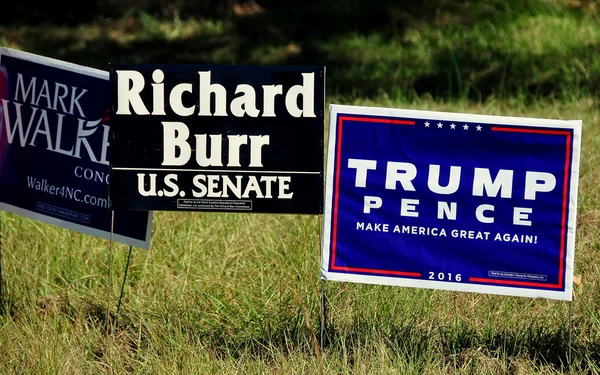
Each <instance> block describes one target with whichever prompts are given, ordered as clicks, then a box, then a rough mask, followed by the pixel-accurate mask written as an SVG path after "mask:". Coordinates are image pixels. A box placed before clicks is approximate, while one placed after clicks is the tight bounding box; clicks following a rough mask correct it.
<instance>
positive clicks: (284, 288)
mask: <svg viewBox="0 0 600 375" xmlns="http://www.w3.org/2000/svg"><path fill="white" fill-rule="evenodd" d="M351 103H352V104H360V105H374V104H379V105H383V106H394V107H401V108H414V109H431V110H447V111H448V110H453V111H465V112H471V113H486V114H502V115H523V116H536V117H553V118H564V119H583V121H584V134H585V136H584V140H583V147H582V157H581V179H580V181H581V182H580V202H579V203H580V204H579V214H578V232H577V243H578V245H577V249H576V265H575V267H576V269H575V274H576V275H577V276H578V277H579V278H580V279H581V282H580V283H578V284H576V285H575V292H574V294H575V297H574V303H573V327H574V331H573V358H574V360H573V363H574V368H573V369H572V370H570V371H569V370H568V369H566V368H565V361H566V352H567V316H568V304H567V303H565V302H561V301H553V300H544V299H539V300H534V299H527V298H517V297H506V296H492V295H482V294H474V293H458V292H448V291H435V290H425V289H412V288H399V287H387V286H376V285H360V284H351V283H338V282H327V283H326V284H325V288H326V293H327V296H328V304H327V306H328V318H329V319H328V323H329V324H328V325H327V330H326V333H327V337H326V338H327V340H326V342H325V345H324V347H322V348H319V349H315V345H316V344H318V343H319V338H320V328H321V327H320V323H319V322H320V278H319V251H320V243H319V232H320V219H319V218H318V217H314V216H296V215H259V214H254V215H252V214H250V215H243V214H217V213H187V214H184V213H176V212H155V216H154V223H153V233H152V248H151V250H150V251H145V250H140V249H134V252H133V254H132V259H131V265H130V269H129V274H128V279H127V284H126V288H125V294H124V298H123V302H122V303H123V304H122V306H121V311H120V314H119V315H118V316H117V315H113V316H112V321H113V324H114V326H113V329H112V331H111V335H110V336H109V339H110V341H109V344H110V345H109V351H108V352H107V351H106V348H105V337H104V333H105V319H106V315H105V312H106V301H107V285H108V266H107V265H108V255H109V252H108V246H109V243H108V241H104V240H100V239H96V238H93V237H90V236H86V235H82V234H77V233H74V232H70V231H67V230H63V229H60V228H56V227H52V226H48V225H44V224H40V223H37V222H35V221H32V220H29V219H23V218H21V217H18V216H16V215H13V214H8V213H2V217H1V219H2V236H3V248H2V250H3V258H4V271H5V276H6V280H7V286H8V300H7V303H6V305H7V308H8V312H7V313H5V314H3V315H2V316H1V317H0V368H4V369H6V370H5V373H28V374H29V373H31V374H46V373H102V372H104V371H107V369H108V368H112V369H114V370H115V371H116V373H135V374H163V373H164V374H170V373H207V374H209V373H218V374H221V373H225V374H230V373H231V374H234V373H235V374H239V373H247V374H255V373H265V374H271V373H281V374H290V373H319V372H320V366H322V368H323V373H326V374H389V373H392V372H395V373H420V374H431V373H456V372H458V373H465V374H490V373H494V374H496V373H507V374H508V373H511V374H513V373H515V374H555V373H573V374H575V373H598V371H599V370H600V369H599V368H598V365H597V361H598V360H600V357H599V344H600V341H599V339H600V313H599V311H600V309H599V307H600V306H599V301H600V279H599V278H598V276H597V275H598V274H599V271H600V270H599V266H598V265H599V264H600V253H599V251H598V250H599V249H600V230H599V229H598V228H597V222H598V220H599V219H600V213H599V211H598V209H597V207H598V206H599V204H600V197H599V195H598V188H597V186H598V182H599V179H598V176H600V173H599V172H600V171H598V168H599V167H598V163H597V159H598V155H599V154H598V151H597V150H598V149H599V146H600V144H598V143H600V116H599V115H598V113H597V111H595V110H594V109H595V108H597V105H598V104H599V103H598V101H597V100H596V99H591V98H589V99H582V100H579V101H573V102H556V101H540V102H539V103H536V104H535V105H530V106H523V105H522V104H520V103H519V101H517V100H514V101H499V100H495V101H490V102H488V103H482V104H479V105H474V104H472V103H468V102H456V103H447V104H444V103H439V102H436V101H431V100H426V99H423V100H419V101H413V102H410V103H409V102H393V101H389V100H386V99H384V98H382V99H380V100H379V101H377V102H373V101H365V100H361V101H355V102H351ZM113 252H114V262H113V266H114V268H113V279H112V284H111V286H112V287H111V305H110V309H111V312H112V313H113V314H114V313H115V310H116V304H117V298H118V295H119V291H120V283H121V278H122V277H123V270H124V266H125V261H126V257H127V247H126V246H124V245H114V248H113Z"/></svg>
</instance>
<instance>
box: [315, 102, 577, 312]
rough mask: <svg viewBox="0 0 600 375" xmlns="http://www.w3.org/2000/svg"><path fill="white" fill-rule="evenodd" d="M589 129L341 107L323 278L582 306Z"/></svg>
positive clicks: (332, 137) (331, 149) (332, 148)
mask: <svg viewBox="0 0 600 375" xmlns="http://www.w3.org/2000/svg"><path fill="white" fill-rule="evenodd" d="M581 125H582V123H581V121H579V120H577V121H561V120H548V119H537V118H518V117H501V116H484V115H470V114H459V113H444V112H432V111H417V110H402V109H385V108H370V107H354V106H341V105H332V106H331V108H330V131H329V144H328V156H327V176H326V197H325V215H324V216H325V217H324V228H323V233H324V235H323V244H322V246H323V251H322V263H321V264H322V266H321V268H322V270H321V277H322V278H323V279H327V280H336V281H349V282H357V283H371V284H385V285H397V286H408V287H419V288H432V289H446V290H455V291H467V292H479V293H489V294H504V295H513V296H523V297H541V298H550V299H560V300H571V298H572V277H573V263H574V262H573V261H574V256H575V253H574V250H575V218H576V210H577V181H578V171H579V147H580V141H581Z"/></svg>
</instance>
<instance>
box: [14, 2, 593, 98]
mask: <svg viewBox="0 0 600 375" xmlns="http://www.w3.org/2000/svg"><path fill="white" fill-rule="evenodd" d="M24 1H25V3H27V2H28V1H30V0H24ZM86 4H87V3H86ZM544 4H545V2H543V1H529V2H521V1H516V0H510V1H499V0H492V1H487V2H481V3H479V2H476V3H462V2H457V1H442V0H435V1H427V2H422V1H404V2H397V1H393V0H382V1H378V2H372V1H367V0H352V1H350V0H347V1H334V0H325V1H316V0H310V1H286V2H281V1H273V0H269V1H267V0H263V1H257V2H251V1H250V2H249V1H230V2H223V1H210V0H203V1H198V2H191V1H179V2H176V3H174V4H171V5H168V3H167V2H164V1H159V0H155V1H151V2H141V1H138V0H127V1H119V2H116V1H112V2H111V1H108V0H106V1H96V2H93V3H92V5H89V6H88V5H85V6H84V5H83V3H82V4H81V5H80V6H79V8H78V7H75V8H72V7H67V11H65V12H62V8H61V7H59V6H57V5H56V3H51V4H50V3H49V5H48V7H50V6H51V7H52V8H48V9H46V8H43V7H42V8H39V7H37V8H35V7H34V10H32V12H33V13H32V14H29V15H27V16H25V15H22V16H21V17H19V16H18V14H17V15H15V16H14V17H12V18H11V21H10V22H9V21H8V20H5V24H8V25H10V24H13V23H14V24H15V25H21V26H22V25H25V28H24V30H25V31H24V32H23V37H22V44H23V47H24V49H26V50H28V51H31V52H34V53H38V54H41V55H45V56H50V57H55V58H60V59H63V60H66V61H69V62H73V63H77V64H82V65H86V66H91V67H95V68H99V69H103V70H108V64H109V63H183V64H187V63H189V64H192V63H196V64H251V65H265V64H268V65H324V66H326V67H327V80H326V82H327V90H328V94H329V95H331V94H338V95H343V96H362V97H373V96H376V95H379V94H382V93H386V94H388V95H390V94H391V95H390V96H394V94H396V93H400V94H404V95H411V94H413V93H414V94H417V95H423V94H430V95H432V96H434V97H439V98H468V99H474V100H479V101H482V100H485V99H486V98H488V97H490V96H495V97H496V96H503V95H517V94H523V93H525V94H527V95H532V96H554V95H557V94H560V93H561V92H564V91H569V90H570V91H571V92H579V91H582V92H588V91H590V92H595V93H599V92H600V90H599V89H598V88H599V87H600V79H599V78H598V75H597V74H596V73H597V72H595V71H592V72H588V71H586V70H585V68H582V69H583V70H581V69H579V68H576V67H574V65H573V64H571V63H570V62H569V61H572V59H573V58H578V59H579V60H580V61H582V63H583V64H585V63H586V62H587V61H588V60H589V59H590V58H591V56H594V55H595V54H596V53H597V51H598V50H599V49H600V45H595V44H593V43H591V44H589V45H586V46H582V47H577V48H575V47H570V48H566V47H565V49H564V50H563V51H560V52H559V53H557V52H556V51H551V52H548V53H543V54H541V55H539V54H537V55H536V54H533V53H532V54H524V55H523V56H516V57H515V56H512V55H511V54H510V53H509V52H508V51H507V50H505V49H502V48H500V47H498V48H496V47H494V46H492V47H489V46H488V47H486V48H487V50H483V51H482V50H480V49H478V47H477V46H475V45H473V41H472V40H468V39H465V40H457V41H456V42H455V43H454V44H452V45H451V46H445V47H444V46H443V45H440V46H435V43H437V42H436V41H435V39H434V40H427V41H421V42H419V41H417V42H415V41H410V40H407V30H413V31H414V30H416V31H417V32H419V30H421V29H423V27H426V26H427V27H430V28H431V27H433V28H434V29H435V27H439V28H440V30H445V31H447V32H449V33H452V32H453V30H455V29H460V30H467V32H468V31H469V30H470V29H472V28H474V26H475V25H493V28H495V29H498V30H502V29H503V28H506V26H507V25H509V24H510V23H511V22H513V21H515V20H517V19H519V18H521V17H529V16H535V15H536V14H538V13H540V12H544V11H545V10H544V9H545V8H544V7H545V6H546V5H544ZM57 9H60V10H61V11H57ZM131 9H134V10H135V9H137V10H140V11H143V12H146V13H137V12H136V11H133V12H131V11H130V10H131ZM127 12H129V13H127ZM100 14H102V15H103V17H107V16H110V17H114V18H117V19H121V20H122V21H123V22H125V23H127V22H129V23H131V24H132V26H131V30H132V32H133V33H135V32H139V31H140V30H141V31H142V32H144V29H143V28H144V27H146V28H148V27H147V25H146V26H144V25H142V23H143V22H141V21H140V17H142V16H143V15H144V14H146V15H148V14H151V15H150V16H149V17H151V18H152V17H156V19H157V20H159V21H160V20H169V19H172V16H173V14H177V17H178V19H197V20H217V21H220V22H224V24H226V25H228V27H226V28H225V29H224V30H222V32H219V33H217V35H214V34H211V35H198V34H196V35H191V36H188V37H186V38H173V39H166V38H165V37H164V35H163V34H161V33H160V32H159V30H145V31H146V32H149V35H145V36H143V37H140V38H137V39H135V40H133V41H130V42H127V43H125V42H124V41H123V40H120V39H119V37H115V36H114V35H111V30H110V29H101V32H98V33H97V34H94V36H93V37H88V38H87V39H86V40H85V42H82V41H81V40H80V37H81V35H79V34H80V33H78V32H71V33H64V32H63V33H53V32H52V27H54V26H56V25H71V24H73V25H74V24H84V23H94V22H96V21H98V20H99V19H102V18H103V17H100ZM140 14H142V16H140ZM571 15H575V16H576V15H577V12H575V11H574V12H572V13H571ZM169 17H171V18H169ZM40 21H46V22H45V23H42V24H43V25H47V27H46V26H43V27H36V25H37V24H38V23H39V22H40ZM36 22H37V23H36ZM28 26H31V27H28ZM15 27H16V26H15ZM125 30H127V27H125ZM476 33H477V31H473V35H474V36H475V37H480V38H493V37H494V35H492V36H489V35H478V34H476ZM123 37H125V36H123ZM362 37H365V38H366V39H364V40H363V39H361V38H362ZM352 38H355V39H356V38H358V39H357V40H358V41H355V42H353V43H359V45H355V44H352V43H350V42H349V43H350V45H349V46H342V47H340V43H342V42H343V41H347V40H352ZM369 38H376V40H378V41H379V42H380V43H381V48H383V50H378V46H377V45H376V46H372V45H369V44H370V43H372V41H371V40H370V39H369ZM409 39H410V38H409ZM417 39H418V38H417ZM361 43H362V44H361ZM415 43H417V44H418V43H429V44H428V47H427V48H430V47H435V48H433V50H432V52H431V55H430V56H429V57H428V56H421V58H422V59H424V60H423V61H414V59H413V58H411V56H407V57H402V56H403V55H402V53H405V52H406V51H412V50H413V49H415V48H416V47H415ZM432 43H433V45H432ZM395 54H398V57H394V56H395ZM424 64H427V65H429V68H428V69H424V68H423V67H422V66H421V65H424ZM552 64H554V65H552ZM578 69H579V70H578ZM598 74H600V73H598Z"/></svg>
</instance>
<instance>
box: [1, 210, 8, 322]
mask: <svg viewBox="0 0 600 375" xmlns="http://www.w3.org/2000/svg"><path fill="white" fill-rule="evenodd" d="M2 216H3V215H0V315H2V314H4V312H5V311H6V299H7V297H6V296H5V294H6V287H5V285H4V269H3V261H2V242H3V241H4V237H3V236H2V221H3V220H2Z"/></svg>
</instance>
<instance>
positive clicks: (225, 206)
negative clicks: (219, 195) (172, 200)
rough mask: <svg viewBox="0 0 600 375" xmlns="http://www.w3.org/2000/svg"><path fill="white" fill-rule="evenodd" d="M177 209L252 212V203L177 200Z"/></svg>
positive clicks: (243, 201)
mask: <svg viewBox="0 0 600 375" xmlns="http://www.w3.org/2000/svg"><path fill="white" fill-rule="evenodd" d="M177 208H181V209H190V210H192V209H193V210H248V211H252V201H249V200H248V201H247V200H215V199H178V200H177Z"/></svg>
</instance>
